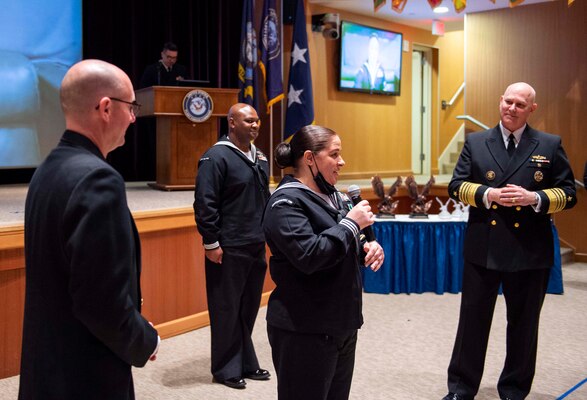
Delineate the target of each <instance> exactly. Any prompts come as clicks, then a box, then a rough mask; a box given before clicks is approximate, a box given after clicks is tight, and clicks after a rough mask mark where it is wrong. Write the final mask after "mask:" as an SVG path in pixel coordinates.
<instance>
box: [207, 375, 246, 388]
mask: <svg viewBox="0 0 587 400" xmlns="http://www.w3.org/2000/svg"><path fill="white" fill-rule="evenodd" d="M212 382H215V383H222V384H223V385H224V386H228V387H229V388H233V389H244V388H245V387H246V386H247V382H246V381H245V380H244V379H243V378H239V377H235V378H228V379H225V380H223V381H221V380H218V379H216V378H212Z"/></svg>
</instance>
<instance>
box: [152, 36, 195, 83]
mask: <svg viewBox="0 0 587 400" xmlns="http://www.w3.org/2000/svg"><path fill="white" fill-rule="evenodd" d="M177 53H178V51H177V46H176V45H175V43H171V42H167V43H165V44H164V45H163V50H161V59H160V60H159V61H157V62H156V63H155V64H151V65H148V66H147V68H145V72H143V76H142V78H141V83H140V88H145V87H149V86H177V81H181V80H183V79H186V78H187V76H188V73H187V69H186V67H184V66H183V65H181V64H177Z"/></svg>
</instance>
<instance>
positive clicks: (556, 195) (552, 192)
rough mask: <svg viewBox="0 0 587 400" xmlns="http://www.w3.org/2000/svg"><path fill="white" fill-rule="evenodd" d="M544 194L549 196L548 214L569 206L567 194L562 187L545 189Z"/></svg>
mask: <svg viewBox="0 0 587 400" xmlns="http://www.w3.org/2000/svg"><path fill="white" fill-rule="evenodd" d="M544 194H546V197H548V202H549V204H548V214H553V213H556V212H559V211H562V210H564V209H565V207H566V206H567V196H566V195H565V192H564V191H563V190H562V189H559V188H554V189H545V190H544Z"/></svg>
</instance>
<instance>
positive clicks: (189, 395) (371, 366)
mask: <svg viewBox="0 0 587 400" xmlns="http://www.w3.org/2000/svg"><path fill="white" fill-rule="evenodd" d="M563 276H564V283H565V294H564V295H548V296H547V298H546V302H545V304H544V308H543V312H542V324H541V327H540V339H539V340H540V342H539V348H538V365H537V372H536V377H535V379H534V386H533V389H532V393H531V394H530V396H529V397H528V399H529V400H547V399H556V398H558V397H559V396H561V395H562V394H564V393H565V392H567V391H568V390H569V389H571V388H572V387H573V386H575V385H576V384H578V383H579V382H581V381H582V380H584V379H585V378H587V345H586V339H585V337H586V335H585V332H586V331H587V312H586V311H585V310H587V264H579V263H576V264H569V265H566V266H564V268H563ZM459 302H460V296H459V295H451V294H446V295H442V296H440V295H436V294H433V293H426V294H421V295H417V294H416V295H414V294H413V295H377V294H365V295H364V303H365V305H364V316H365V325H364V326H363V328H362V329H361V330H360V332H359V342H358V349H357V363H356V366H355V376H354V379H353V386H352V391H351V398H352V399H373V400H379V399H381V400H383V399H393V400H395V399H408V400H435V399H436V400H440V399H441V398H442V397H443V396H444V395H445V394H446V391H447V390H446V368H447V365H448V361H449V358H450V353H451V351H452V345H453V340H454V335H455V331H456V326H457V320H458V310H459ZM265 327H266V324H265V308H262V309H261V310H260V312H259V317H258V320H257V325H256V328H255V333H254V341H255V344H256V347H257V353H258V356H259V361H260V363H261V366H262V367H263V368H267V369H269V370H270V371H271V372H273V365H272V363H271V355H270V348H269V344H268V342H267V335H266V331H265ZM209 346H210V331H209V329H208V328H203V329H199V330H197V331H193V332H189V333H187V334H184V335H181V336H177V337H174V338H170V339H167V340H164V341H163V342H162V344H161V349H160V351H159V358H158V360H157V361H155V362H152V363H149V364H148V365H147V366H146V367H145V368H142V369H135V370H134V378H135V387H136V393H137V398H138V399H157V400H159V399H161V400H162V399H178V400H180V399H206V400H221V399H222V400H224V399H243V400H245V399H256V400H263V399H276V397H277V395H276V380H275V379H272V380H270V381H268V382H255V381H249V382H248V385H247V388H246V389H245V390H241V391H237V390H234V389H229V388H226V387H224V386H222V385H218V384H213V383H212V381H211V376H210V374H209V368H210V356H209ZM504 352H505V305H504V301H503V298H501V297H500V298H499V299H498V304H497V306H496V311H495V318H494V321H493V327H492V332H491V338H490V344H489V349H488V356H487V361H486V366H485V374H484V377H483V381H482V384H481V389H480V391H479V395H478V396H477V400H490V399H498V395H497V390H496V388H495V385H496V382H497V378H498V376H499V373H500V370H501V366H502V365H503V360H504V354H505V353H504ZM317 362H318V361H317ZM17 386H18V380H17V377H14V378H8V379H4V380H0V398H1V399H15V398H16V394H17V390H18V389H17ZM567 399H568V400H579V399H581V400H585V399H587V384H585V385H583V386H581V387H580V388H579V389H577V390H575V391H574V392H573V393H571V394H570V395H568V396H567V397H565V400H567ZM300 400H303V399H300Z"/></svg>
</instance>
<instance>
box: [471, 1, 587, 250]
mask: <svg viewBox="0 0 587 400" xmlns="http://www.w3.org/2000/svg"><path fill="white" fill-rule="evenodd" d="M465 18H466V21H465V32H466V51H465V53H466V60H465V61H466V64H465V65H466V66H465V69H466V74H465V75H466V97H465V112H466V113H467V114H469V115H471V116H473V117H475V118H477V119H478V120H479V121H481V122H483V123H485V124H486V125H489V126H494V125H495V124H497V122H498V121H499V109H498V104H499V98H500V96H501V95H502V94H503V92H504V90H505V88H506V87H507V86H508V85H509V84H510V83H513V82H518V81H524V82H527V83H529V84H530V85H532V86H533V87H534V89H535V90H536V93H537V96H536V102H537V103H538V109H537V110H536V111H535V112H534V113H533V115H532V116H531V117H530V119H529V124H530V125H532V126H533V127H534V128H537V129H540V130H544V131H547V132H551V133H555V134H558V135H560V136H561V137H562V140H563V146H564V148H565V150H566V152H567V155H568V156H569V159H570V162H571V166H572V167H573V171H574V173H575V177H576V178H579V179H580V177H582V176H583V175H582V174H583V167H584V165H585V160H586V159H587V135H585V133H584V132H585V122H586V120H585V116H587V101H586V99H587V46H586V45H585V43H586V42H587V24H586V21H587V3H586V2H584V1H576V2H574V3H573V5H572V6H571V7H568V6H567V2H566V1H553V2H545V3H540V4H534V5H531V6H525V7H516V8H513V9H508V8H504V9H501V10H496V11H490V12H484V13H476V14H468V15H467V16H466V17H465ZM476 130H478V128H476ZM585 211H586V209H585V208H584V207H583V206H582V205H581V204H579V205H578V206H577V210H574V211H572V212H569V211H565V212H563V213H562V214H565V213H569V214H567V215H571V214H572V215H573V216H574V217H575V218H567V217H566V216H562V214H561V217H560V218H559V217H558V216H557V217H556V221H557V227H558V229H559V234H560V236H561V239H563V240H564V241H565V242H566V243H567V244H568V245H571V246H572V247H573V248H575V249H576V250H577V252H578V253H583V254H585V253H587V240H585V237H584V236H583V239H581V238H578V237H577V235H576V230H577V227H576V224H577V223H578V222H579V221H585V220H586V218H587V216H586V213H585ZM579 223H580V222H579Z"/></svg>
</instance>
